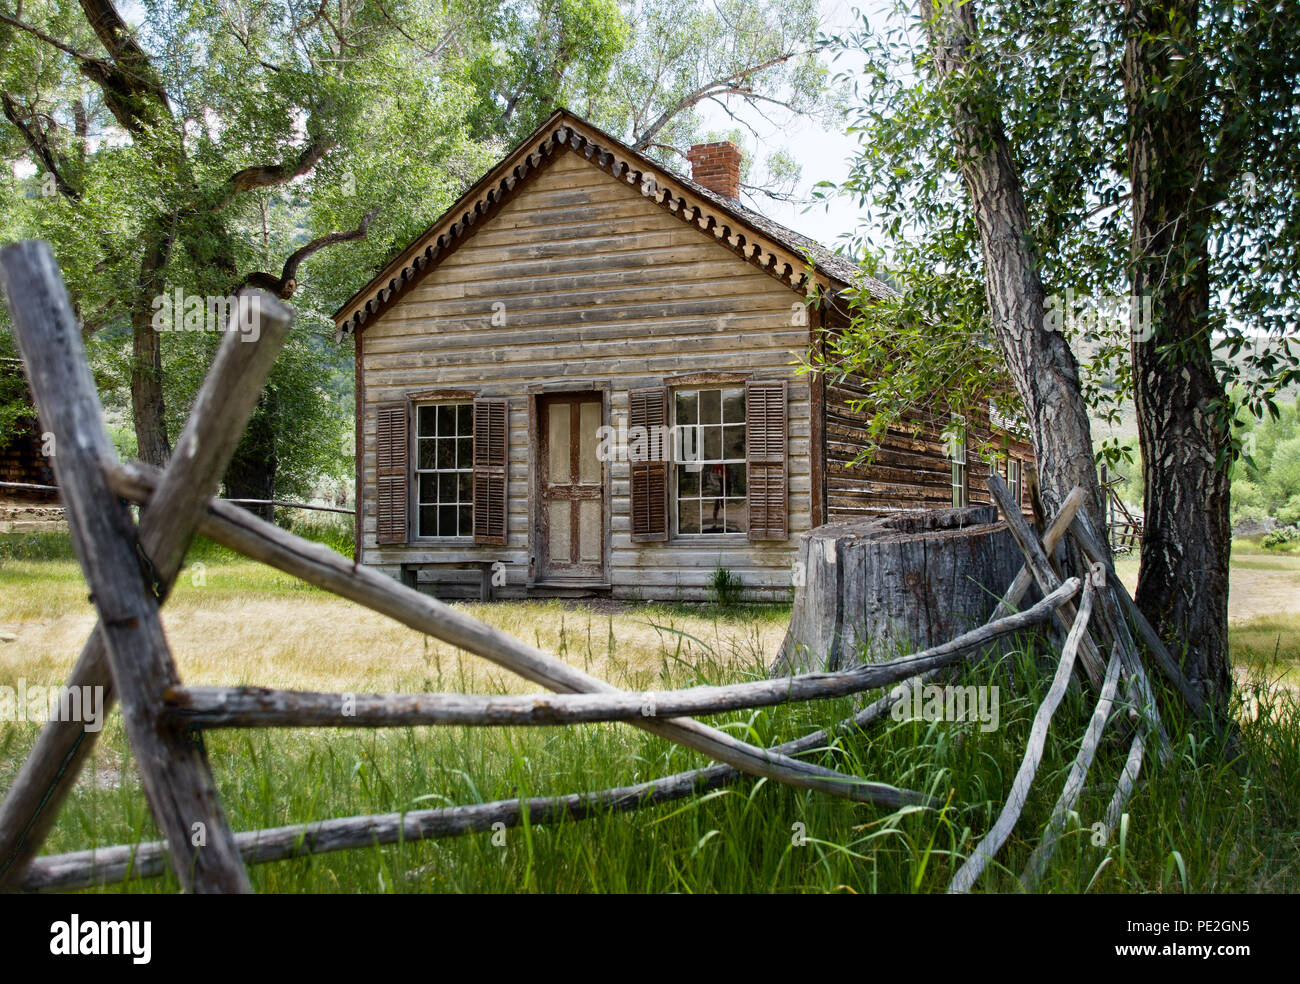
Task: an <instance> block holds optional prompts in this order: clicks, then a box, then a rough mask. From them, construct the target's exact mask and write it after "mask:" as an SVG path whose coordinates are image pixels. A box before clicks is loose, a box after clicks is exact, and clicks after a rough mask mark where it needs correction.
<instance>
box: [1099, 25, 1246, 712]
mask: <svg viewBox="0 0 1300 984" xmlns="http://www.w3.org/2000/svg"><path fill="white" fill-rule="evenodd" d="M1197 7H1198V4H1197V2H1196V0H1176V2H1173V3H1170V2H1168V0H1162V2H1160V3H1152V2H1149V0H1128V4H1127V9H1126V13H1127V32H1128V37H1127V43H1126V47H1125V55H1124V80H1125V90H1126V98H1127V103H1128V116H1129V177H1130V181H1131V183H1132V189H1133V235H1132V247H1131V262H1132V296H1133V297H1134V299H1135V301H1137V300H1140V299H1141V298H1143V297H1144V296H1145V295H1148V294H1149V295H1150V297H1151V311H1152V316H1151V319H1150V320H1151V330H1150V331H1148V332H1145V333H1142V334H1138V333H1135V334H1134V336H1133V339H1132V351H1133V377H1134V401H1135V403H1136V406H1137V423H1138V439H1139V443H1140V446H1141V448H1142V461H1143V465H1144V468H1145V478H1146V484H1145V490H1144V493H1143V506H1144V508H1145V511H1146V517H1145V521H1144V526H1145V535H1144V537H1143V540H1142V559H1141V572H1140V576H1139V578H1138V589H1137V597H1136V601H1137V604H1138V607H1139V608H1141V609H1142V612H1143V614H1145V615H1146V616H1147V618H1148V619H1149V620H1150V621H1151V623H1152V624H1153V625H1155V626H1156V628H1157V630H1158V631H1159V632H1160V634H1161V635H1162V636H1163V637H1164V638H1165V639H1168V640H1171V641H1172V643H1173V646H1172V648H1174V649H1175V652H1177V650H1178V649H1179V648H1185V649H1186V655H1185V656H1184V668H1185V670H1186V672H1187V675H1188V676H1189V677H1190V678H1191V680H1192V682H1193V684H1195V685H1197V686H1198V687H1200V689H1201V691H1202V693H1203V695H1204V696H1205V698H1206V702H1207V704H1208V705H1209V706H1210V707H1212V708H1214V709H1215V710H1216V712H1217V713H1218V714H1220V715H1221V716H1222V715H1224V714H1226V711H1227V701H1228V696H1229V694H1230V692H1231V686H1232V680H1231V675H1230V671H1229V666H1228V554H1229V550H1230V548H1231V529H1230V526H1229V521H1228V488H1229V481H1228V462H1229V457H1228V455H1229V447H1228V433H1227V423H1226V422H1227V419H1228V414H1227V397H1226V394H1225V392H1224V389H1223V385H1222V383H1221V382H1220V381H1219V379H1218V377H1217V376H1216V375H1215V372H1214V368H1213V364H1212V357H1211V349H1210V321H1209V308H1210V282H1209V247H1208V241H1207V238H1206V229H1207V226H1208V220H1209V213H1210V205H1209V202H1208V200H1207V194H1206V192H1205V190H1204V189H1205V187H1206V184H1205V174H1204V171H1205V146H1204V141H1203V136H1202V131H1201V125H1202V111H1203V108H1204V107H1203V103H1204V83H1203V72H1202V69H1203V63H1202V62H1201V61H1200V58H1199V57H1198V54H1197V50H1196V33H1197ZM1171 54H1178V55H1182V56H1183V57H1181V58H1171V57H1170V56H1171Z"/></svg>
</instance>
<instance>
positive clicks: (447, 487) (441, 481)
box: [438, 472, 456, 502]
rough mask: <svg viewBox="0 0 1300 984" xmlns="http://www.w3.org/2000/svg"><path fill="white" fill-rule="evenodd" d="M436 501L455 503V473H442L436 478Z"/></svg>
mask: <svg viewBox="0 0 1300 984" xmlns="http://www.w3.org/2000/svg"><path fill="white" fill-rule="evenodd" d="M438 501H439V502H455V501H456V473H455V472H443V473H442V474H441V475H439V476H438Z"/></svg>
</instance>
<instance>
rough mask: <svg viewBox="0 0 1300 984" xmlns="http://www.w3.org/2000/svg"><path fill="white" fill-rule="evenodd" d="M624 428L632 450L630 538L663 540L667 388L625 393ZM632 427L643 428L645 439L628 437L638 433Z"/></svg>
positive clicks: (664, 527) (666, 490) (666, 510)
mask: <svg viewBox="0 0 1300 984" xmlns="http://www.w3.org/2000/svg"><path fill="white" fill-rule="evenodd" d="M627 427H628V434H629V441H630V442H631V444H632V448H631V450H632V451H634V452H636V453H635V455H633V456H632V459H631V461H630V463H629V469H630V475H629V478H630V480H631V481H630V484H631V488H630V498H631V506H632V539H633V541H634V542H637V543H648V542H654V541H657V540H667V539H668V454H669V448H668V447H667V441H666V440H665V439H664V435H666V434H667V433H668V389H667V388H666V387H663V386H656V387H653V388H651V389H639V390H632V391H631V392H630V393H628V409H627ZM636 428H644V433H645V434H646V435H648V437H649V440H648V441H636V440H635V438H633V437H631V435H634V434H636V433H639V432H638V431H637V430H636ZM642 447H644V448H645V451H644V453H642V452H641V448H642Z"/></svg>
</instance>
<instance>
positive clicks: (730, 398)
mask: <svg viewBox="0 0 1300 984" xmlns="http://www.w3.org/2000/svg"><path fill="white" fill-rule="evenodd" d="M722 419H723V421H725V422H726V423H728V424H743V423H744V422H745V391H744V390H743V389H728V390H723V391H722Z"/></svg>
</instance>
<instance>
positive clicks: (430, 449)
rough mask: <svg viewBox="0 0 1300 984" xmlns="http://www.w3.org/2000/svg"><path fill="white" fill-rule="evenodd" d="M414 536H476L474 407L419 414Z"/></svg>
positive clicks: (433, 407) (441, 406)
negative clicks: (474, 534)
mask: <svg viewBox="0 0 1300 984" xmlns="http://www.w3.org/2000/svg"><path fill="white" fill-rule="evenodd" d="M415 443H416V459H415V480H416V484H417V489H416V494H417V498H416V535H417V536H421V537H452V536H464V537H468V536H472V535H473V533H474V405H473V404H472V403H438V404H427V405H424V406H419V407H416V411H415Z"/></svg>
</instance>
